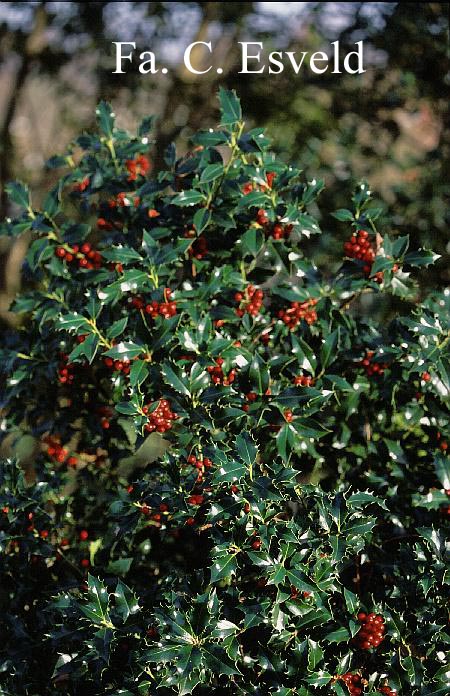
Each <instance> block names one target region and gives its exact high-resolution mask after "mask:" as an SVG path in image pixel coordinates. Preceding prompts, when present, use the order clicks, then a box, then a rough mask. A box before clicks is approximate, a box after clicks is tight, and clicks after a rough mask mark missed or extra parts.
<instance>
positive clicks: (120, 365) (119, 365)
mask: <svg viewBox="0 0 450 696" xmlns="http://www.w3.org/2000/svg"><path fill="white" fill-rule="evenodd" d="M103 363H104V364H105V365H106V367H107V368H108V369H109V370H114V371H115V372H122V373H123V374H124V375H129V374H130V361H129V360H128V358H123V359H122V360H113V359H112V358H109V357H107V358H103Z"/></svg>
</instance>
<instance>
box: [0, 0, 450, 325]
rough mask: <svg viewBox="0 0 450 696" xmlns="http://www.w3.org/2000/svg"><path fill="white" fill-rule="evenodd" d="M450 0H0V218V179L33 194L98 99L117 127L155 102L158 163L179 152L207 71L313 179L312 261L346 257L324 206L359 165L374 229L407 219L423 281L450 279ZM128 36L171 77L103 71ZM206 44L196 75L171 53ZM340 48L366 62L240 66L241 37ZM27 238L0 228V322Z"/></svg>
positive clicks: (348, 187) (397, 229) (343, 191)
mask: <svg viewBox="0 0 450 696" xmlns="http://www.w3.org/2000/svg"><path fill="white" fill-rule="evenodd" d="M448 10H449V5H448V3H408V2H402V3H395V2H392V3H388V2H385V3H379V2H363V3H358V2H349V3H333V2H319V3H317V2H285V3H267V2H266V3H264V2H262V3H257V2H223V3H218V2H217V3H216V2H170V3H169V2H167V3H165V2H87V3H86V2H85V3H79V2H2V3H0V55H1V61H2V66H1V70H0V131H1V135H0V147H1V149H0V185H1V188H2V195H1V217H2V218H3V217H4V216H5V215H7V214H8V212H9V211H8V203H7V201H6V198H5V196H4V190H3V189H4V185H5V183H6V182H7V181H9V180H11V179H12V178H21V179H23V180H25V181H27V182H28V183H29V184H30V186H31V188H32V190H33V193H34V200H35V201H36V204H38V203H39V200H40V199H41V197H42V195H43V193H44V192H45V190H46V189H47V188H48V186H49V185H50V184H51V183H52V178H51V177H53V176H55V173H54V172H52V173H50V172H47V171H46V170H45V161H46V159H47V158H48V157H49V156H50V155H52V154H54V153H55V152H57V151H62V150H64V148H65V145H66V144H67V142H68V141H69V140H70V139H71V138H72V137H73V136H74V135H75V134H76V133H78V132H79V131H80V130H82V129H89V128H92V127H93V125H94V117H95V104H96V102H97V101H98V100H100V99H107V100H109V101H111V102H112V104H113V106H114V110H115V112H116V114H117V116H118V123H119V125H120V126H122V127H126V128H133V127H134V126H135V125H136V124H137V123H138V121H139V120H140V119H141V118H142V117H143V116H144V115H147V114H150V113H151V114H156V115H157V116H158V121H157V128H156V133H155V143H154V144H153V145H152V153H151V154H152V158H153V160H154V162H155V166H156V167H157V166H158V163H159V162H160V161H161V156H162V152H163V150H164V148H165V146H166V145H167V143H168V142H170V141H171V140H175V141H176V142H177V144H178V146H179V148H180V150H181V151H183V150H186V149H187V148H188V146H189V145H188V143H189V136H190V134H191V133H192V132H193V131H194V130H196V129H197V128H199V127H202V128H205V127H208V126H210V125H211V126H212V125H215V123H216V121H217V116H218V105H217V99H216V90H217V88H218V85H219V84H222V85H223V86H225V87H228V88H234V89H236V91H237V93H238V94H239V96H240V97H241V100H242V105H243V111H244V114H245V118H246V121H247V124H248V126H255V125H258V126H265V127H266V128H267V130H268V133H269V135H270V136H271V138H272V139H273V142H274V149H275V150H277V151H278V152H279V154H281V156H282V157H283V158H285V159H287V160H291V161H294V162H296V163H298V164H300V166H301V167H302V168H303V169H304V170H305V173H306V176H308V177H309V178H312V177H316V178H318V177H323V178H324V179H325V182H326V186H327V188H326V190H325V192H324V193H323V194H322V196H321V210H320V213H319V212H318V211H316V214H318V215H319V217H320V222H321V225H322V227H323V230H324V234H323V235H322V237H321V238H320V239H316V240H314V241H313V242H311V243H312V244H313V245H314V247H315V253H316V258H317V260H318V262H319V264H320V265H321V266H322V267H323V268H324V269H327V268H328V269H330V270H331V269H333V268H335V267H336V266H337V265H338V264H339V261H340V259H341V257H342V242H343V240H344V239H345V238H346V237H347V236H348V233H349V230H348V228H347V227H346V225H344V224H343V223H339V222H337V221H336V220H334V219H333V218H332V217H331V216H330V212H331V211H332V210H334V209H336V208H338V207H345V206H348V204H349V199H350V194H351V191H352V187H353V185H354V183H355V182H356V181H357V180H358V179H360V178H366V179H368V180H369V182H370V186H371V188H372V189H373V191H374V192H375V194H376V196H377V197H378V199H379V200H381V202H382V203H383V206H384V208H385V210H386V217H385V219H384V222H383V226H382V229H381V232H383V230H384V231H388V232H390V233H392V234H397V233H398V234H406V233H409V234H410V235H411V237H412V240H413V244H414V245H416V246H419V247H423V246H425V247H430V246H431V247H432V248H433V249H434V250H435V251H437V252H438V253H440V254H442V259H441V260H440V262H439V264H438V267H437V271H436V269H435V270H434V271H433V274H432V275H431V274H427V273H426V272H425V273H424V274H423V276H422V287H424V288H427V287H428V288H429V287H433V286H434V287H439V286H443V285H446V284H448V282H449V280H450V269H449V264H448V261H449V252H450V235H449V232H448V223H449V220H448V209H446V197H447V196H448V190H449V186H448V183H447V182H448V176H447V175H448V151H449V137H448V130H446V118H447V112H446V108H447V101H448V87H447V85H448V82H447V80H448V58H447V51H448ZM130 40H133V41H136V43H137V47H138V49H140V50H152V51H153V52H155V53H156V55H157V56H158V57H161V58H162V59H163V60H164V62H163V63H162V64H163V65H164V64H165V65H167V66H168V67H169V68H170V72H169V75H166V76H164V75H156V76H152V75H148V76H143V75H141V74H140V73H139V72H138V71H137V70H136V69H135V70H129V71H128V73H127V74H124V75H114V74H113V73H112V71H113V70H114V50H113V48H114V47H113V46H112V43H111V42H112V41H130ZM199 40H203V41H209V40H211V41H212V42H213V47H214V49H215V50H214V60H215V61H217V63H216V65H221V66H222V67H223V69H224V73H223V75H221V76H219V75H217V73H215V72H214V73H213V71H211V73H210V74H208V75H205V76H202V77H197V76H195V75H192V74H190V73H189V72H188V71H187V70H186V69H185V68H184V66H183V64H182V56H183V51H184V48H185V47H186V46H187V45H188V44H189V43H191V42H193V41H199ZM335 40H339V41H340V42H341V45H342V50H343V51H345V52H346V51H348V50H352V49H354V43H355V42H356V41H360V40H363V41H364V56H365V66H364V67H365V68H366V69H367V72H366V73H365V74H364V75H346V74H342V75H333V74H331V73H325V74H322V75H315V74H314V73H312V72H311V71H310V70H304V71H303V70H302V71H301V74H299V75H295V74H293V72H292V71H291V70H285V72H284V73H283V74H281V75H279V76H276V75H271V76H268V75H267V74H265V75H262V76H258V75H239V74H238V71H239V69H240V47H239V45H238V41H263V42H264V46H265V51H269V50H298V51H308V50H312V51H314V50H321V49H325V50H327V49H328V51H329V50H330V42H331V41H335ZM27 244H28V239H27V238H26V236H25V237H24V238H22V239H20V240H17V241H16V242H15V243H14V244H13V245H12V244H11V242H10V241H8V240H5V239H3V240H0V256H1V260H2V265H3V273H2V287H1V290H0V321H2V322H3V323H6V324H11V323H12V322H13V321H14V319H13V317H12V315H11V314H10V313H9V312H8V311H7V308H8V305H9V303H10V300H11V298H12V297H13V296H14V294H15V293H16V291H17V290H18V289H19V287H20V267H21V262H22V259H23V256H24V254H25V253H26V248H27Z"/></svg>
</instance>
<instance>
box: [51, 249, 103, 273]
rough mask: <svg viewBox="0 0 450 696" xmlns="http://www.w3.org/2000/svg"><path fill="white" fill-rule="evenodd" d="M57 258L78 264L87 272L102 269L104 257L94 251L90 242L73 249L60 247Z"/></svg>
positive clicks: (56, 251)
mask: <svg viewBox="0 0 450 696" xmlns="http://www.w3.org/2000/svg"><path fill="white" fill-rule="evenodd" d="M55 256H57V257H58V258H59V259H61V260H62V261H65V262H66V263H70V264H71V263H78V267H79V268H84V269H85V270H87V271H92V270H93V269H94V270H96V271H97V270H98V269H99V268H101V267H102V261H103V259H102V255H101V254H100V252H99V251H96V250H95V249H92V247H91V245H90V244H89V243H88V242H85V243H84V244H82V245H81V247H80V246H79V245H78V244H74V245H73V246H72V247H70V246H68V245H66V246H59V247H56V249H55Z"/></svg>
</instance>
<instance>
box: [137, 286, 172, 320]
mask: <svg viewBox="0 0 450 696" xmlns="http://www.w3.org/2000/svg"><path fill="white" fill-rule="evenodd" d="M171 296H172V290H171V289H170V288H165V290H164V298H165V302H157V301H156V300H152V302H145V300H144V299H143V298H142V297H140V296H139V295H136V296H135V297H133V298H131V299H130V300H129V302H130V304H131V306H132V307H133V308H134V309H137V310H139V311H140V312H141V311H143V312H145V313H146V314H149V315H150V316H151V318H152V319H156V317H158V316H160V317H164V319H168V318H169V317H174V316H175V314H176V313H177V305H176V302H173V301H171V300H170V298H171Z"/></svg>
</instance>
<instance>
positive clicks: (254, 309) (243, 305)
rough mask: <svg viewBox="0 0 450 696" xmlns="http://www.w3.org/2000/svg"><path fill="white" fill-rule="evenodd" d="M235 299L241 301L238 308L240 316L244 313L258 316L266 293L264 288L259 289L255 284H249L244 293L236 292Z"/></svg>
mask: <svg viewBox="0 0 450 696" xmlns="http://www.w3.org/2000/svg"><path fill="white" fill-rule="evenodd" d="M234 299H235V301H236V302H238V303H239V307H238V308H237V309H236V314H237V316H238V317H243V316H244V314H250V315H251V316H252V317H256V316H257V315H258V314H259V310H260V309H261V306H262V303H263V299H264V293H263V291H262V290H257V289H256V288H255V287H253V285H248V286H247V288H246V289H245V291H244V292H243V293H242V292H236V293H235V295H234Z"/></svg>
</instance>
